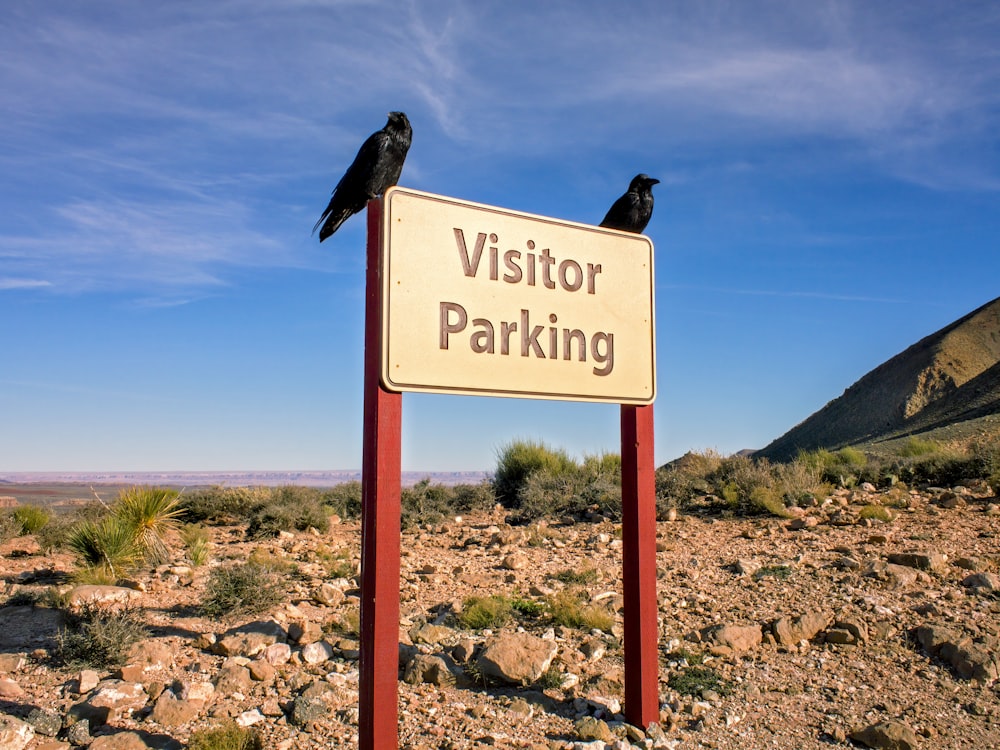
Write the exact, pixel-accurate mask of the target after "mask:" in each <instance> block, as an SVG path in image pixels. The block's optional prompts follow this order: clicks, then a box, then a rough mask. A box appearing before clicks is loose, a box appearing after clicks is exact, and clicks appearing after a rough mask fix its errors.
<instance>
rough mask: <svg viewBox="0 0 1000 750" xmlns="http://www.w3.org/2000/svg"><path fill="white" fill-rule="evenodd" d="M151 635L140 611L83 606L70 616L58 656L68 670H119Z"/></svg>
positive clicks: (59, 640)
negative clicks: (85, 668)
mask: <svg viewBox="0 0 1000 750" xmlns="http://www.w3.org/2000/svg"><path fill="white" fill-rule="evenodd" d="M148 634H149V631H148V630H147V628H146V625H145V623H144V622H143V620H142V616H141V613H140V611H139V610H137V609H134V608H131V607H122V606H118V607H101V606H98V605H95V604H87V605H84V606H83V608H82V609H80V610H79V611H78V612H76V613H71V614H69V620H68V622H67V624H66V627H65V628H63V629H62V630H60V631H59V633H58V635H57V637H56V655H57V656H58V658H59V659H60V661H62V662H63V663H64V664H65V665H66V666H67V667H70V668H71V669H75V668H79V667H95V668H98V669H108V668H111V667H120V666H121V665H123V664H125V662H126V661H127V660H128V656H129V652H130V650H131V649H132V647H133V646H134V645H135V644H137V643H139V642H140V641H142V640H143V639H145V638H146V637H147V636H148Z"/></svg>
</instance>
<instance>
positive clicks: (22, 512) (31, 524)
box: [14, 505, 52, 534]
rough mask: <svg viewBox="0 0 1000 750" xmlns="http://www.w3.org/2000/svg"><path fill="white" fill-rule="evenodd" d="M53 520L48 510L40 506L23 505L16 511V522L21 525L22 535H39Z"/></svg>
mask: <svg viewBox="0 0 1000 750" xmlns="http://www.w3.org/2000/svg"><path fill="white" fill-rule="evenodd" d="M51 518H52V514H51V513H49V510H48V508H43V507H42V506H40V505H22V506H20V507H18V508H16V509H15V510H14V520H15V521H17V522H18V523H19V524H21V533H22V534H37V533H38V532H39V531H40V530H41V529H42V527H44V526H45V524H47V523H48V522H49V519H51Z"/></svg>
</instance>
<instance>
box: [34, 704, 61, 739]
mask: <svg viewBox="0 0 1000 750" xmlns="http://www.w3.org/2000/svg"><path fill="white" fill-rule="evenodd" d="M27 720H28V723H29V724H31V726H32V727H34V729H35V731H36V732H38V734H41V735H44V736H46V737H55V736H56V735H57V734H59V730H60V729H62V715H61V714H59V713H57V712H56V711H50V710H48V709H46V708H33V709H31V711H30V712H29V713H28V717H27Z"/></svg>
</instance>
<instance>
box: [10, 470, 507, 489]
mask: <svg viewBox="0 0 1000 750" xmlns="http://www.w3.org/2000/svg"><path fill="white" fill-rule="evenodd" d="M486 476H487V472H485V471H404V472H402V473H401V477H400V481H401V483H402V485H403V486H404V487H409V486H412V485H414V484H416V483H417V482H419V481H421V480H423V479H430V480H431V481H432V482H433V483H435V484H446V485H455V484H477V483H478V482H481V481H482V480H483V479H484V478H486ZM360 479H361V472H360V471H358V470H354V469H346V470H342V471H337V470H331V471H169V472H152V471H100V472H97V471H91V472H56V471H42V472H24V471H22V472H3V473H0V483H2V484H61V483H66V484H114V485H132V484H142V485H146V484H162V485H166V486H172V487H188V486H208V485H228V486H231V487H249V486H279V485H284V484H294V485H301V486H305V487H333V486H335V485H338V484H342V483H343V482H351V481H360Z"/></svg>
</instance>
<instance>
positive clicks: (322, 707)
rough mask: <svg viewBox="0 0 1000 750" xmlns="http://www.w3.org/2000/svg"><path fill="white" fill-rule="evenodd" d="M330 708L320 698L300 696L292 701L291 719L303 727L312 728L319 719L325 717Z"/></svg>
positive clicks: (296, 724)
mask: <svg viewBox="0 0 1000 750" xmlns="http://www.w3.org/2000/svg"><path fill="white" fill-rule="evenodd" d="M329 712H330V710H329V709H328V708H327V707H326V704H325V703H324V702H323V701H322V700H321V699H320V698H307V697H305V696H301V695H300V696H298V697H297V698H296V699H295V701H294V702H293V703H292V712H291V715H290V716H289V717H288V718H289V721H291V723H292V724H294V725H295V726H297V727H302V728H303V729H307V728H311V727H312V726H313V725H314V724H315V723H316V722H317V721H320V720H321V719H323V718H324V717H325V716H326V715H327V714H328V713H329Z"/></svg>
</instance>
